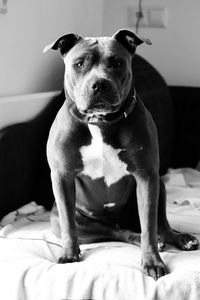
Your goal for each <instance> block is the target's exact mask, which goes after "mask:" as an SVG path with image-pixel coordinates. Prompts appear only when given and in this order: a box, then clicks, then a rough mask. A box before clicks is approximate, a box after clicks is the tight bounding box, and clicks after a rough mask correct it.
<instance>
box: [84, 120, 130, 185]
mask: <svg viewBox="0 0 200 300" xmlns="http://www.w3.org/2000/svg"><path fill="white" fill-rule="evenodd" d="M89 130H90V133H91V136H92V139H91V144H90V145H88V146H82V147H81V148H80V153H81V156H82V162H83V170H82V172H81V173H82V174H84V175H87V176H89V177H90V178H91V179H92V180H94V179H98V178H102V177H103V178H104V181H105V183H106V185H107V186H110V185H111V184H113V183H116V182H117V181H118V180H120V179H121V178H122V177H123V176H125V175H128V174H129V172H128V170H127V164H126V163H125V162H123V161H122V160H120V158H119V153H120V152H121V151H124V149H114V148H113V147H112V146H111V145H109V144H106V143H105V142H104V141H103V137H102V134H101V130H100V128H99V127H98V126H95V125H89Z"/></svg>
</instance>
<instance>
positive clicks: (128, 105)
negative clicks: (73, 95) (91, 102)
mask: <svg viewBox="0 0 200 300" xmlns="http://www.w3.org/2000/svg"><path fill="white" fill-rule="evenodd" d="M66 98H69V96H68V95H66ZM68 100H69V101H70V104H69V111H70V113H71V115H72V116H73V117H74V118H75V119H77V120H79V121H80V122H84V123H88V124H95V125H102V124H113V123H117V122H118V121H120V120H121V119H124V118H127V117H128V115H129V114H130V113H131V112H132V111H133V109H134V107H135V105H136V103H137V95H136V90H135V87H133V88H132V89H131V91H130V92H129V94H128V96H127V98H126V99H125V101H124V102H123V104H122V106H121V108H120V109H119V110H118V111H117V112H115V113H108V114H106V115H104V116H103V115H101V116H100V115H99V116H97V115H94V116H89V115H86V114H83V113H81V112H80V111H79V110H78V109H77V107H76V105H75V104H74V102H73V101H72V100H71V99H68Z"/></svg>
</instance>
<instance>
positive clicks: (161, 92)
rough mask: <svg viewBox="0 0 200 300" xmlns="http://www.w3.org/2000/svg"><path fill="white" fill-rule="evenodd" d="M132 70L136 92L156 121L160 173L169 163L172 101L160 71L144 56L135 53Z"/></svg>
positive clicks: (171, 141) (171, 134) (170, 154)
mask: <svg viewBox="0 0 200 300" xmlns="http://www.w3.org/2000/svg"><path fill="white" fill-rule="evenodd" d="M133 70H134V77H135V82H136V89H137V92H138V93H139V94H140V96H141V98H142V100H143V102H144V104H145V106H146V107H147V108H148V110H149V111H150V112H151V114H152V116H153V119H154V121H155V123H156V127H157V130H158V138H159V147H160V173H161V174H163V173H165V172H166V170H167V168H169V166H170V164H171V156H172V148H173V122H174V121H173V115H174V114H173V103H172V98H171V96H170V93H169V89H168V86H167V84H166V82H165V81H164V79H163V77H162V76H161V75H160V73H159V72H158V71H157V70H156V69H155V68H154V67H153V66H152V65H151V64H150V63H149V62H147V61H146V60H145V59H144V58H142V57H140V56H138V55H136V56H135V58H134V59H133Z"/></svg>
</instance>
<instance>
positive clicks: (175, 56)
mask: <svg viewBox="0 0 200 300" xmlns="http://www.w3.org/2000/svg"><path fill="white" fill-rule="evenodd" d="M137 3H138V1H136V0H123V1H122V0H104V11H103V34H104V35H110V34H113V33H114V32H115V31H116V30H118V29H119V28H123V27H127V6H128V5H137ZM145 4H146V5H147V6H150V5H158V6H165V7H167V8H168V26H167V28H165V29H155V28H154V29H152V28H146V29H144V28H141V29H140V34H141V36H144V37H147V38H150V40H151V41H152V43H153V45H152V46H150V47H149V46H147V45H142V46H140V47H139V48H138V54H141V55H142V56H144V57H145V58H146V59H148V60H149V61H150V62H151V63H152V64H153V65H154V66H156V68H157V69H158V70H159V71H160V72H161V74H162V75H163V76H164V78H165V79H166V81H167V83H168V84H172V85H188V86H200V55H199V53H200V38H199V28H200V1H199V0H193V1H188V0H176V1H172V0H157V1H156V0H143V6H145Z"/></svg>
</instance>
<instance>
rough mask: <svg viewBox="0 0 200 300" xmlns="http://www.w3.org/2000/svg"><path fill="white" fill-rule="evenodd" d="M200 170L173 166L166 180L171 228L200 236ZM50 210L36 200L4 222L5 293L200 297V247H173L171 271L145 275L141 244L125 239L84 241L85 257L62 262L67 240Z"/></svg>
mask: <svg viewBox="0 0 200 300" xmlns="http://www.w3.org/2000/svg"><path fill="white" fill-rule="evenodd" d="M199 176H200V173H199V172H197V171H195V170H191V169H178V170H169V172H168V174H167V175H166V176H165V177H164V178H163V180H164V181H165V185H166V191H167V196H168V197H167V199H168V200H167V214H168V219H169V222H170V224H171V226H172V227H173V228H174V229H176V230H179V231H184V232H188V233H193V234H194V235H195V236H196V237H197V238H198V239H199V240H200V226H199V225H200V209H199V208H200V184H199V182H200V181H199V178H200V177H199ZM49 218H50V213H49V212H48V211H45V209H44V208H43V207H42V206H38V205H37V204H36V203H34V202H31V203H29V204H28V205H26V206H24V207H22V208H19V209H18V210H17V211H15V212H12V213H10V214H9V215H7V216H6V217H4V218H3V219H2V220H1V230H0V283H1V285H0V295H1V296H2V299H5V300H7V299H13V300H32V299H34V300H35V299H42V300H61V299H62V300H64V299H66V300H67V299H68V300H69V299H71V300H83V299H85V300H86V299H93V300H112V299H115V300H132V299H134V300H137V299H138V300H142V299H145V300H154V299H158V300H159V299H162V300H165V299H166V300H170V299H176V300H199V299H200V250H197V251H191V252H186V251H179V250H178V249H176V248H175V247H172V246H168V248H167V251H165V252H162V253H161V257H162V259H163V261H164V262H165V264H166V266H167V268H168V274H167V275H166V276H164V277H162V278H160V279H159V280H158V281H154V280H153V279H152V278H151V277H147V276H145V275H144V274H143V273H142V270H141V265H140V260H141V258H140V255H141V251H140V247H138V246H136V245H130V244H126V243H122V242H104V243H94V244H88V245H81V261H80V262H77V263H72V264H71V263H69V264H57V259H58V257H59V253H60V249H61V241H60V240H59V239H57V238H56V237H55V236H54V235H53V233H52V231H51V228H50V223H49Z"/></svg>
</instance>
